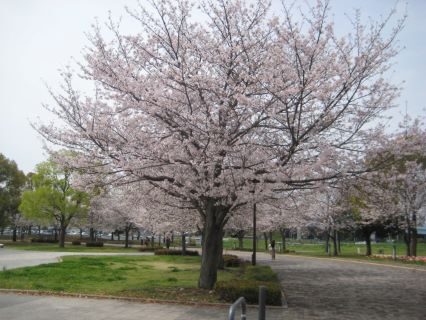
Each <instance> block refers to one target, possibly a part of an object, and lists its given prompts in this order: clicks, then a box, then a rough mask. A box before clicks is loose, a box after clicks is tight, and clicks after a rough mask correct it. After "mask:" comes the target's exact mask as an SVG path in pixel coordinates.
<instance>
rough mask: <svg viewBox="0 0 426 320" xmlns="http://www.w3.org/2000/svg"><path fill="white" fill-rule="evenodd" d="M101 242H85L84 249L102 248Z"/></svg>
mask: <svg viewBox="0 0 426 320" xmlns="http://www.w3.org/2000/svg"><path fill="white" fill-rule="evenodd" d="M103 246H104V243H103V242H86V247H103Z"/></svg>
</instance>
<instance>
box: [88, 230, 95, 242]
mask: <svg viewBox="0 0 426 320" xmlns="http://www.w3.org/2000/svg"><path fill="white" fill-rule="evenodd" d="M89 237H90V242H95V229H93V228H90V230H89Z"/></svg>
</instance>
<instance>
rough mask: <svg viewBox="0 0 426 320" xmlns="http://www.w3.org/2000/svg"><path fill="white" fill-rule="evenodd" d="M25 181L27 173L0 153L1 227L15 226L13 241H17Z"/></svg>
mask: <svg viewBox="0 0 426 320" xmlns="http://www.w3.org/2000/svg"><path fill="white" fill-rule="evenodd" d="M25 181H26V179H25V174H24V173H23V172H22V171H21V170H19V169H18V166H17V165H16V163H15V162H14V161H12V160H9V159H7V158H6V157H5V156H4V155H3V154H1V153H0V227H4V226H6V225H10V226H11V227H12V228H13V241H16V229H17V221H18V220H19V212H18V206H19V204H20V202H21V192H22V189H23V187H24V185H25Z"/></svg>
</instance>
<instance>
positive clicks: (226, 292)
mask: <svg viewBox="0 0 426 320" xmlns="http://www.w3.org/2000/svg"><path fill="white" fill-rule="evenodd" d="M259 286H265V287H266V288H267V292H266V304H267V305H270V306H281V304H282V302H281V287H280V285H279V283H271V282H264V281H256V280H245V279H239V280H233V281H218V282H217V283H216V292H217V293H218V294H219V296H220V298H221V299H222V300H224V301H227V302H231V303H232V302H234V301H235V300H237V299H238V298H239V297H244V298H245V299H246V301H247V303H249V304H258V303H259Z"/></svg>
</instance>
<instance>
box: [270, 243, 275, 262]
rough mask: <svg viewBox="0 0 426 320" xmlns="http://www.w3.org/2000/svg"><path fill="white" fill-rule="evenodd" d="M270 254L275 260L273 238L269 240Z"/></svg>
mask: <svg viewBox="0 0 426 320" xmlns="http://www.w3.org/2000/svg"><path fill="white" fill-rule="evenodd" d="M271 256H272V260H275V240H274V239H272V240H271Z"/></svg>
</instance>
